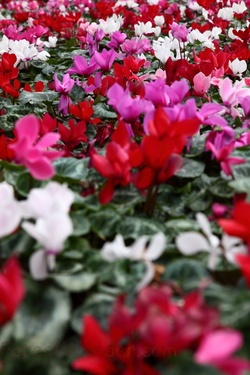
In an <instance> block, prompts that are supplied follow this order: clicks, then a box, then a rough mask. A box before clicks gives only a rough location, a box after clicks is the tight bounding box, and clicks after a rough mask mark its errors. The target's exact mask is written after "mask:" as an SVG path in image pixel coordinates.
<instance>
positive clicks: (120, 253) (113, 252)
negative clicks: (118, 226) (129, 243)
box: [101, 234, 130, 262]
mask: <svg viewBox="0 0 250 375" xmlns="http://www.w3.org/2000/svg"><path fill="white" fill-rule="evenodd" d="M101 255H102V257H103V258H104V259H105V260H107V261H108V262H113V261H115V260H117V259H124V258H129V255H130V251H129V248H128V247H126V246H125V243H124V240H123V237H122V235H121V234H117V235H116V237H115V239H114V241H113V242H106V243H105V244H104V246H103V248H102V249H101Z"/></svg>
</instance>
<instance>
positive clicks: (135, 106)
mask: <svg viewBox="0 0 250 375" xmlns="http://www.w3.org/2000/svg"><path fill="white" fill-rule="evenodd" d="M107 97H108V98H109V101H108V104H110V105H112V106H113V107H114V108H115V110H116V111H117V112H118V113H119V115H120V116H121V117H122V119H123V120H125V121H127V122H129V123H130V122H134V121H136V120H137V119H138V118H139V116H140V115H141V114H142V113H145V112H147V111H150V110H152V109H153V108H154V107H153V105H152V103H150V102H149V101H147V100H145V99H141V98H131V96H130V93H129V90H128V89H126V90H125V91H124V90H123V88H122V87H121V86H120V85H118V83H115V84H114V85H113V86H112V87H110V89H109V90H108V93H107Z"/></svg>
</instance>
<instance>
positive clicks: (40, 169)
mask: <svg viewBox="0 0 250 375" xmlns="http://www.w3.org/2000/svg"><path fill="white" fill-rule="evenodd" d="M27 168H28V169H29V171H30V173H31V175H32V176H33V177H34V178H36V179H37V180H40V181H42V180H47V179H49V178H51V177H53V176H54V174H55V170H54V167H53V165H52V164H51V162H50V161H49V160H48V159H47V158H45V157H41V159H40V160H37V161H35V162H32V163H29V164H28V166H27Z"/></svg>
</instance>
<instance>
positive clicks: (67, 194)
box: [21, 181, 74, 219]
mask: <svg viewBox="0 0 250 375" xmlns="http://www.w3.org/2000/svg"><path fill="white" fill-rule="evenodd" d="M73 202H74V193H73V192H72V191H71V190H70V189H69V188H68V187H67V185H66V184H63V185H61V184H59V183H58V182H53V181H51V182H49V183H48V184H47V185H46V186H45V187H43V188H35V189H32V190H31V191H30V193H29V196H28V199H27V200H26V201H24V202H21V206H22V209H23V215H24V216H25V217H26V218H34V219H37V218H40V217H47V216H49V215H51V214H52V213H54V212H62V213H68V212H69V210H70V206H71V205H72V203H73Z"/></svg>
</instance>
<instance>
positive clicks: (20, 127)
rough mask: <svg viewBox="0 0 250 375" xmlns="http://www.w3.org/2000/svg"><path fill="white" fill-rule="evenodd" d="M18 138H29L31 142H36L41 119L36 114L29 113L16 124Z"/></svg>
mask: <svg viewBox="0 0 250 375" xmlns="http://www.w3.org/2000/svg"><path fill="white" fill-rule="evenodd" d="M15 128H16V132H17V135H18V139H22V138H24V137H26V138H28V140H29V143H34V142H35V141H36V139H37V136H38V132H39V121H38V119H37V118H36V116H34V115H27V116H24V117H22V118H21V119H20V120H18V121H17V122H16V124H15Z"/></svg>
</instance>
